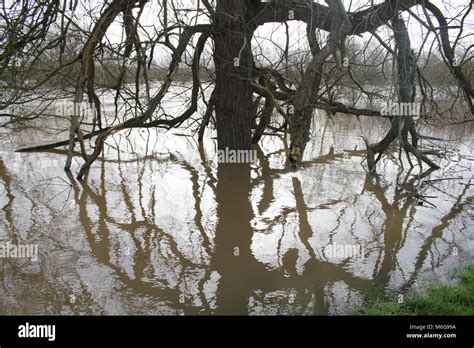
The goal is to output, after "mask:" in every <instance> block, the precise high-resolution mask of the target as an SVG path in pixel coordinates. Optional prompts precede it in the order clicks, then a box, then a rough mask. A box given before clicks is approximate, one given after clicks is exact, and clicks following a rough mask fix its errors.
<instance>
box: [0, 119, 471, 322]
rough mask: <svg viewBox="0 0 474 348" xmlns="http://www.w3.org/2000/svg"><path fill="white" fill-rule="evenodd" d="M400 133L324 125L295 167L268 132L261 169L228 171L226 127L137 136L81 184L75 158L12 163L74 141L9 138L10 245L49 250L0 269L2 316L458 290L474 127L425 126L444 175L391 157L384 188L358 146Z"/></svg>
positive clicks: (360, 300)
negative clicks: (219, 147)
mask: <svg viewBox="0 0 474 348" xmlns="http://www.w3.org/2000/svg"><path fill="white" fill-rule="evenodd" d="M387 127H388V124H387V121H384V120H375V119H371V118H363V117H362V118H361V120H360V121H358V120H357V119H356V118H351V117H347V116H336V117H335V118H334V122H333V121H332V120H331V119H328V118H327V117H326V116H323V115H316V122H315V125H314V127H313V130H312V142H311V144H310V145H309V146H308V149H307V153H306V161H305V164H304V168H303V169H301V170H300V171H297V172H294V171H291V169H290V168H289V167H288V166H287V165H286V158H285V148H286V147H287V143H286V142H285V141H284V139H283V138H282V137H277V136H270V135H268V136H265V137H264V138H263V140H262V142H261V146H260V147H259V148H256V150H257V152H258V161H257V162H256V163H255V164H218V163H217V160H216V144H215V140H213V139H212V137H215V132H214V133H212V134H207V137H206V140H205V142H204V145H203V146H199V144H198V143H197V142H196V140H195V138H196V137H194V138H192V137H189V136H187V133H186V132H184V131H180V130H172V131H169V132H167V133H165V132H164V131H162V130H155V129H153V130H133V131H130V132H123V133H121V134H119V135H115V136H114V137H112V138H110V139H109V140H108V144H107V146H106V148H105V151H104V154H103V156H101V157H99V159H98V160H97V161H96V162H95V163H94V165H93V166H92V169H91V171H90V172H89V174H88V175H87V178H86V179H85V181H84V182H83V183H80V182H77V181H75V180H74V179H73V178H72V177H68V176H67V175H66V173H65V172H64V171H63V170H62V168H63V166H64V161H65V153H64V151H63V150H62V149H59V150H55V151H44V152H30V153H16V152H14V150H15V149H18V148H21V147H24V146H30V145H38V144H44V143H48V142H52V141H57V140H62V139H65V138H66V136H65V135H66V134H67V133H65V132H62V133H58V132H56V131H52V130H51V129H50V127H45V126H44V124H43V125H42V124H41V123H40V122H38V124H37V127H35V128H33V129H32V128H28V129H25V128H14V129H12V128H10V129H8V130H6V129H3V130H2V131H1V133H0V244H2V243H3V244H4V245H5V243H11V244H15V245H35V246H37V250H38V255H37V260H32V258H19V257H16V258H13V257H2V258H0V314H65V315H69V314H86V315H88V314H113V315H115V314H139V315H143V314H146V315H154V314H159V315H194V314H244V315H277V314H298V315H300V314H304V315H314V314H317V315H321V314H322V315H336V314H349V313H350V312H351V310H352V309H353V308H354V307H356V306H359V305H361V304H364V303H367V302H368V301H372V300H375V299H377V298H379V297H383V296H396V295H398V294H406V293H407V292H408V291H409V290H410V289H412V288H413V287H416V286H417V284H419V283H420V282H424V281H426V280H440V281H446V280H447V279H449V273H450V272H451V270H453V269H455V268H456V267H458V266H460V265H464V264H466V263H472V261H473V259H474V230H473V227H474V205H473V198H474V190H473V186H472V185H473V184H474V180H472V178H473V173H474V171H473V168H472V163H473V162H472V160H473V159H474V137H473V135H472V134H473V132H472V127H470V126H468V125H462V126H457V127H454V126H452V127H445V128H434V129H430V128H429V127H427V126H422V127H421V128H420V132H421V133H422V134H423V135H428V136H431V137H438V138H443V139H444V141H436V140H432V139H425V140H423V143H422V145H423V146H425V147H430V148H431V147H432V146H436V147H437V149H438V150H443V152H444V153H448V157H447V158H446V159H436V157H434V158H435V159H436V160H437V161H438V162H439V163H440V164H441V165H442V166H443V169H441V170H438V171H436V172H433V173H431V174H429V175H426V176H424V177H422V178H419V177H417V175H416V174H418V169H415V170H414V171H413V172H412V173H408V168H407V167H406V166H405V170H404V171H402V170H401V168H400V166H399V165H398V164H397V159H398V151H394V152H393V154H392V156H388V157H385V158H384V160H382V161H381V162H380V164H379V167H378V171H379V174H380V177H379V178H378V179H376V178H374V177H371V176H370V175H368V174H367V173H366V170H365V169H364V166H365V163H364V162H363V160H364V158H365V157H364V156H365V150H364V149H365V145H364V140H363V139H362V137H361V136H364V137H365V138H367V139H368V140H369V141H371V142H373V141H377V140H380V139H381V138H382V137H383V135H384V132H385V131H386V130H387ZM64 128H66V125H65V126H64ZM208 133H209V132H208ZM81 163H82V159H81V158H80V157H79V156H76V157H75V160H74V161H73V167H74V172H75V173H77V169H78V165H79V164H81ZM341 250H342V251H341ZM339 251H341V253H339Z"/></svg>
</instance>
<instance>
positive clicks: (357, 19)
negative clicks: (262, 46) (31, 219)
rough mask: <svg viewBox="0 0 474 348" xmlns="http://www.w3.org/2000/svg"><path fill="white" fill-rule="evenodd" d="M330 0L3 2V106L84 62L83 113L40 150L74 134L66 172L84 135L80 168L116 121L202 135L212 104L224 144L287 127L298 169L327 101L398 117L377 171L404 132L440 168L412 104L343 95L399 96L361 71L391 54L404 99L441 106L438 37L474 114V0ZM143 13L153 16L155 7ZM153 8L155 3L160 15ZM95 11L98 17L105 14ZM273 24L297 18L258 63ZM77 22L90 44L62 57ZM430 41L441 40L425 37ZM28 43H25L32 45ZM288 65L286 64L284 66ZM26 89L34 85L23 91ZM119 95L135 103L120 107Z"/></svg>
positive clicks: (416, 153)
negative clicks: (362, 103)
mask: <svg viewBox="0 0 474 348" xmlns="http://www.w3.org/2000/svg"><path fill="white" fill-rule="evenodd" d="M326 2H327V6H326V5H322V4H319V3H315V2H313V1H310V0H289V1H278V0H272V1H258V0H216V1H215V3H214V2H212V1H209V0H202V1H193V2H192V4H191V5H190V3H189V2H185V1H179V0H167V1H161V2H159V3H158V2H154V1H149V0H139V1H134V0H111V1H105V2H104V3H101V4H94V3H92V4H90V5H89V6H90V7H89V8H86V5H84V4H80V3H79V4H78V1H67V0H63V1H60V0H55V1H50V2H47V3H45V2H43V1H27V0H12V1H5V2H4V3H3V6H2V11H1V14H0V17H1V27H2V29H1V30H2V38H1V46H0V49H1V51H0V59H1V62H0V73H1V76H2V80H3V83H4V84H5V86H2V97H1V104H0V108H2V109H7V108H8V107H10V106H11V105H13V104H15V103H18V102H28V101H30V100H32V99H33V98H38V94H40V95H41V92H43V93H44V90H45V86H47V85H48V81H50V80H51V79H52V78H53V76H57V75H58V74H60V73H61V72H64V70H65V69H67V68H68V67H70V66H78V67H79V69H77V71H78V72H77V76H76V85H75V89H74V91H73V92H72V95H73V98H74V103H75V104H74V105H75V111H74V113H73V115H71V117H70V130H69V139H68V140H67V141H63V142H57V143H54V144H48V145H42V146H39V147H36V148H33V149H45V148H51V147H57V146H64V145H67V146H68V155H67V159H66V164H65V169H66V170H67V171H69V170H70V168H71V159H72V156H73V153H74V149H75V144H76V143H79V146H80V150H81V154H82V157H83V159H84V163H83V165H82V167H81V169H80V170H79V173H78V178H79V179H81V178H82V177H83V176H84V174H85V173H86V171H87V170H88V168H89V167H90V165H91V164H92V163H93V162H94V161H95V160H96V159H97V157H98V156H99V154H100V153H101V152H102V150H103V147H104V143H105V141H106V140H107V138H108V137H110V136H111V135H113V134H115V133H117V132H120V131H123V130H125V129H131V128H149V127H162V128H166V129H170V128H173V127H179V126H183V125H186V126H189V124H197V128H198V129H199V138H200V139H202V136H203V133H204V129H205V128H206V127H207V126H208V125H209V124H210V122H211V121H212V120H213V115H214V114H215V121H216V122H215V124H216V127H217V134H218V141H217V142H218V148H219V149H225V148H230V149H250V148H251V146H252V143H256V142H258V141H259V139H260V137H261V136H262V134H264V132H265V130H266V129H270V130H271V131H276V132H279V131H282V132H288V133H289V136H290V140H291V142H290V147H289V151H288V159H289V161H290V162H291V164H292V166H293V167H295V168H296V167H298V166H299V165H300V164H301V163H302V161H303V155H304V151H305V147H306V145H307V143H308V141H309V139H310V130H311V123H312V119H313V116H314V112H315V110H316V109H320V110H325V111H326V112H329V113H331V114H336V113H340V114H346V115H356V116H360V115H365V116H373V117H386V118H387V119H388V120H389V121H390V129H389V130H388V132H387V134H386V136H385V137H384V138H383V139H382V140H381V141H380V142H378V143H375V144H369V143H368V142H367V163H368V167H369V171H370V172H373V173H375V172H376V164H377V162H378V161H379V159H380V158H381V156H382V155H383V154H384V153H385V152H386V151H387V149H388V148H389V146H390V145H391V144H393V143H395V142H396V141H398V142H399V143H400V147H401V149H403V150H404V151H405V153H406V156H407V157H408V161H409V163H410V165H411V166H413V164H412V161H411V159H410V156H413V157H414V158H415V159H416V160H417V161H418V163H419V164H420V166H421V163H425V164H427V165H428V166H429V167H431V168H434V169H435V168H437V167H438V166H437V164H436V163H434V162H433V161H432V160H431V159H429V158H428V157H427V154H426V153H424V152H422V151H421V150H420V149H419V148H418V143H419V138H420V134H418V131H417V127H416V122H415V118H414V116H416V115H414V113H413V112H408V113H405V114H401V113H397V112H392V111H393V110H391V109H390V110H388V111H389V112H387V113H383V112H381V110H377V109H376V108H373V107H367V108H361V107H358V106H357V105H355V104H352V103H351V102H350V100H347V98H345V99H342V100H338V94H339V93H340V92H341V91H345V92H347V91H349V90H350V91H351V93H356V94H357V95H361V96H364V97H366V98H368V100H369V101H370V103H369V104H370V105H374V104H373V102H374V99H376V100H379V101H383V102H387V100H388V99H390V95H388V96H387V94H386V93H385V94H384V93H382V92H381V91H377V89H372V90H370V91H369V90H367V86H365V84H364V83H362V82H361V79H364V74H363V68H364V67H367V65H368V64H370V62H371V61H372V62H374V61H377V60H379V61H381V65H382V68H381V70H380V71H381V74H385V73H386V72H387V70H386V67H387V66H388V65H389V62H390V61H394V62H396V63H395V64H392V67H391V68H392V69H391V78H390V79H388V78H387V79H385V80H384V82H385V81H388V82H389V83H390V85H391V86H392V87H393V88H392V89H391V93H392V94H393V96H394V98H395V101H396V103H398V104H399V105H402V104H403V105H405V104H407V103H408V104H410V103H415V102H416V103H420V104H421V105H422V110H424V111H425V113H426V112H427V111H430V112H439V113H442V112H441V111H442V110H441V109H440V108H438V107H437V105H438V104H437V101H436V96H435V95H434V92H433V90H434V89H433V86H432V85H431V84H430V83H429V80H428V79H427V78H426V77H425V76H424V74H423V69H422V68H421V67H420V66H419V62H420V57H421V56H423V55H424V56H426V55H428V57H429V56H430V55H431V53H432V52H434V48H436V47H437V48H438V49H439V52H440V53H439V56H440V57H441V60H442V61H443V63H444V66H446V67H447V70H448V71H449V73H450V74H451V75H452V76H453V81H455V83H456V84H457V93H456V96H455V97H454V99H453V100H454V102H453V105H454V104H455V103H457V104H459V105H461V107H460V110H462V111H463V112H467V113H469V115H472V114H473V113H474V107H473V102H472V98H473V96H474V90H473V87H472V84H471V80H470V78H469V74H470V73H469V72H468V70H469V69H468V68H469V66H471V65H470V61H471V60H472V54H471V52H472V47H473V46H472V45H470V46H468V47H465V46H463V45H464V43H465V42H466V40H467V41H469V39H470V38H471V37H472V35H473V34H472V32H470V31H469V29H470V28H469V25H468V16H469V15H470V14H471V11H472V3H471V2H470V1H467V2H466V4H465V5H463V6H461V8H460V9H459V10H458V11H456V16H455V17H454V18H447V17H446V16H445V15H444V14H443V11H441V10H440V8H438V7H437V6H436V5H435V4H434V3H432V2H430V1H426V0H386V1H383V2H380V3H379V4H376V5H374V4H373V2H367V3H366V4H362V6H361V7H360V8H359V9H357V10H355V11H349V10H348V9H346V7H345V6H344V3H343V1H342V0H326ZM415 11H417V12H415ZM144 13H148V14H149V15H148V16H144ZM150 13H152V15H156V19H155V20H153V21H152V22H151V23H150V21H149V18H150V16H151V15H150ZM94 14H98V16H97V17H96V18H94ZM81 16H82V19H83V18H84V17H87V16H89V17H90V18H89V23H90V27H87V25H84V24H83V23H82V22H81ZM407 16H410V18H412V19H413V18H414V19H415V20H416V21H417V22H418V23H419V24H420V25H421V26H422V27H423V28H424V30H425V33H426V35H425V37H423V38H422V44H421V46H420V51H419V52H415V51H414V48H413V47H412V44H411V40H410V36H409V33H410V31H409V30H408V28H407V19H406V18H407ZM292 21H299V22H301V23H304V24H305V26H306V40H307V47H308V55H306V57H308V59H303V60H300V63H299V66H298V67H296V66H289V65H288V64H289V61H290V57H289V55H290V48H289V47H290V45H289V42H290V41H291V39H292V37H291V35H290V34H289V32H288V30H289V29H288V23H289V22H292ZM435 22H436V23H437V24H435ZM267 23H283V24H284V25H285V26H286V38H287V44H286V47H284V48H283V49H282V50H281V52H280V54H279V55H277V56H271V57H266V58H267V60H268V61H270V62H271V64H268V65H267V66H261V65H260V66H259V64H257V62H256V59H255V58H256V57H255V55H254V53H255V50H254V49H253V48H252V43H253V42H254V39H255V37H254V36H255V32H256V30H257V29H258V28H259V27H261V26H263V25H265V24H267ZM453 23H454V24H453ZM118 26H120V27H121V30H122V37H121V38H120V39H119V40H117V39H116V40H115V41H113V40H111V37H110V35H109V34H110V32H111V31H114V30H115V31H116V30H117V27H118ZM382 29H388V30H389V31H390V32H391V34H385V37H381V34H380V32H381V30H382ZM71 33H74V34H76V35H77V33H81V35H82V36H83V37H84V39H85V40H84V43H83V44H82V45H81V46H80V47H78V48H79V52H77V54H76V55H75V56H73V57H71V58H69V59H68V60H65V59H64V52H65V47H66V42H67V38H68V35H70V34H71ZM361 35H365V36H366V37H369V39H368V42H366V44H365V45H363V46H360V47H359V48H356V49H354V47H355V46H350V45H348V44H347V43H348V41H350V40H352V39H353V38H356V37H358V36H361ZM429 38H430V40H428V39H429ZM210 39H212V42H210V41H211V40H210ZM208 41H209V42H208ZM374 41H375V42H376V43H377V45H378V46H377V50H379V51H381V52H383V53H381V55H376V57H375V58H374V57H370V56H369V57H367V56H366V53H367V52H369V51H368V48H369V47H372V46H370V45H373V42H374ZM428 43H431V46H429V47H427V45H429V44H428ZM208 49H211V55H212V57H213V62H211V61H210V60H207V61H206V62H203V52H205V51H206V50H208ZM51 50H58V52H59V55H58V59H57V60H58V62H57V64H55V66H54V67H52V68H51V69H50V70H49V71H48V72H47V73H43V74H38V73H35V74H34V79H33V77H32V78H31V79H27V78H24V79H23V81H22V82H21V83H20V84H18V83H17V82H18V81H16V78H17V77H18V76H19V75H20V74H19V70H22V71H30V72H31V73H32V74H33V71H32V70H31V69H32V67H35V66H37V62H38V61H41V60H43V59H44V57H45V55H46V54H47V53H48V52H51ZM26 51H28V52H29V54H28V55H25V54H24V53H22V52H26ZM371 52H372V53H373V52H375V51H374V50H372V51H371ZM300 53H302V52H300ZM433 54H434V53H433ZM460 54H462V55H460ZM360 55H362V57H361V56H360ZM104 56H108V57H113V58H114V59H116V65H115V66H116V67H119V68H117V69H115V68H114V69H106V67H104V64H103V61H104ZM157 56H159V57H160V58H161V59H162V60H165V61H166V62H167V64H168V67H167V69H166V73H165V74H164V76H162V78H161V80H162V81H161V85H160V87H159V88H158V90H157V91H156V92H154V93H152V88H151V87H150V85H151V83H150V78H149V74H150V71H151V67H152V65H153V63H154V61H155V58H156V57H157ZM164 56H167V57H168V58H163V57H164ZM282 62H283V64H281V63H282ZM354 63H355V64H354ZM186 64H188V65H190V70H191V74H192V87H191V90H190V99H191V100H190V103H189V105H188V107H187V109H186V110H185V111H184V112H183V113H182V114H180V115H173V116H169V115H166V113H163V112H160V110H161V109H162V101H163V99H164V98H165V96H168V95H169V94H170V93H171V91H170V87H171V84H172V83H173V81H175V80H176V77H177V74H178V71H179V70H180V68H182V67H183V66H185V65H186ZM281 65H283V69H282V68H279V67H280V66H281ZM353 65H354V66H353ZM132 67H133V69H132ZM98 68H100V69H105V71H106V72H107V74H108V75H110V76H111V77H114V79H113V81H114V83H113V84H112V86H111V87H112V89H113V90H114V92H115V105H116V110H115V114H114V115H112V117H110V115H109V116H108V115H103V114H102V111H101V110H102V109H101V101H100V98H99V95H98V88H97V86H96V71H97V69H98ZM110 70H118V71H110ZM201 70H206V71H207V73H208V76H209V77H210V79H211V81H210V86H211V88H213V89H214V90H213V92H212V93H211V97H209V98H208V99H207V97H206V94H205V93H203V89H204V87H203V85H204V84H203V83H202V82H203V81H202V79H201V74H200V71H201ZM214 74H215V77H214ZM23 75H24V74H23ZM127 75H130V76H131V77H132V80H134V82H135V83H134V85H135V88H130V86H129V84H127V83H126V81H127V79H126V76H127ZM207 82H209V81H207ZM7 91H8V93H6V92H7ZM19 91H29V92H30V94H27V95H26V97H25V94H22V93H20V92H19ZM12 96H13V97H12ZM85 96H86V97H87V99H88V101H89V102H90V103H92V104H93V105H94V108H95V110H96V112H95V117H94V120H93V124H92V128H90V127H89V128H88V127H87V126H86V125H85V124H84V122H83V117H82V116H81V115H82V114H83V110H82V108H83V101H84V97H85ZM459 97H462V100H461V99H460V98H459ZM50 100H51V99H50ZM120 102H123V104H124V105H126V107H125V110H123V112H122V113H121V114H120V113H119V106H118V105H119V104H120ZM200 102H204V103H206V104H207V108H208V109H207V112H205V113H204V114H203V115H198V112H197V111H198V105H199V103H200ZM433 105H434V107H433ZM429 106H430V107H429ZM433 110H434V111H433ZM412 111H413V110H412ZM119 114H120V115H119ZM274 114H276V115H278V117H281V118H282V119H283V121H282V124H281V125H280V126H279V127H275V126H273V125H271V119H272V115H274ZM428 116H429V115H428ZM7 123H8V122H7ZM92 138H93V139H95V140H94V145H93V146H92V149H88V148H87V144H86V143H85V141H84V140H86V139H92ZM26 150H31V149H26Z"/></svg>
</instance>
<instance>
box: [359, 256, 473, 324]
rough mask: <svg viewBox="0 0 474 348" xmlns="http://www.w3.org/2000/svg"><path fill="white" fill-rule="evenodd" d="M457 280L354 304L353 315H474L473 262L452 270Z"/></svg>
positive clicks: (427, 285)
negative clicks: (398, 295) (370, 301)
mask: <svg viewBox="0 0 474 348" xmlns="http://www.w3.org/2000/svg"><path fill="white" fill-rule="evenodd" d="M453 279H455V280H457V281H458V283H457V284H432V283H430V284H426V285H425V286H423V287H421V288H420V289H418V290H415V291H413V292H412V293H410V294H409V295H407V296H406V298H405V299H404V301H403V303H398V298H391V299H388V300H379V301H376V302H374V303H372V304H370V305H367V306H364V307H360V308H357V309H356V310H355V311H354V314H356V315H474V264H472V265H470V266H467V267H465V268H462V269H459V270H457V271H456V272H454V274H453Z"/></svg>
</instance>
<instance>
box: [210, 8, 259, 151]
mask: <svg viewBox="0 0 474 348" xmlns="http://www.w3.org/2000/svg"><path fill="white" fill-rule="evenodd" d="M247 11H248V2H247V1H242V0H218V1H217V8H216V13H217V14H216V16H217V25H216V29H215V34H214V41H215V52H214V61H215V65H216V99H217V103H216V120H217V143H218V148H219V149H225V148H226V147H228V148H229V149H235V150H239V149H250V147H251V139H252V134H251V120H252V90H251V87H250V84H249V80H247V79H251V77H252V71H251V69H250V67H251V66H252V56H251V53H252V52H251V39H252V35H253V28H250V27H249V26H247V25H246V24H245V18H246V17H247Z"/></svg>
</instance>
